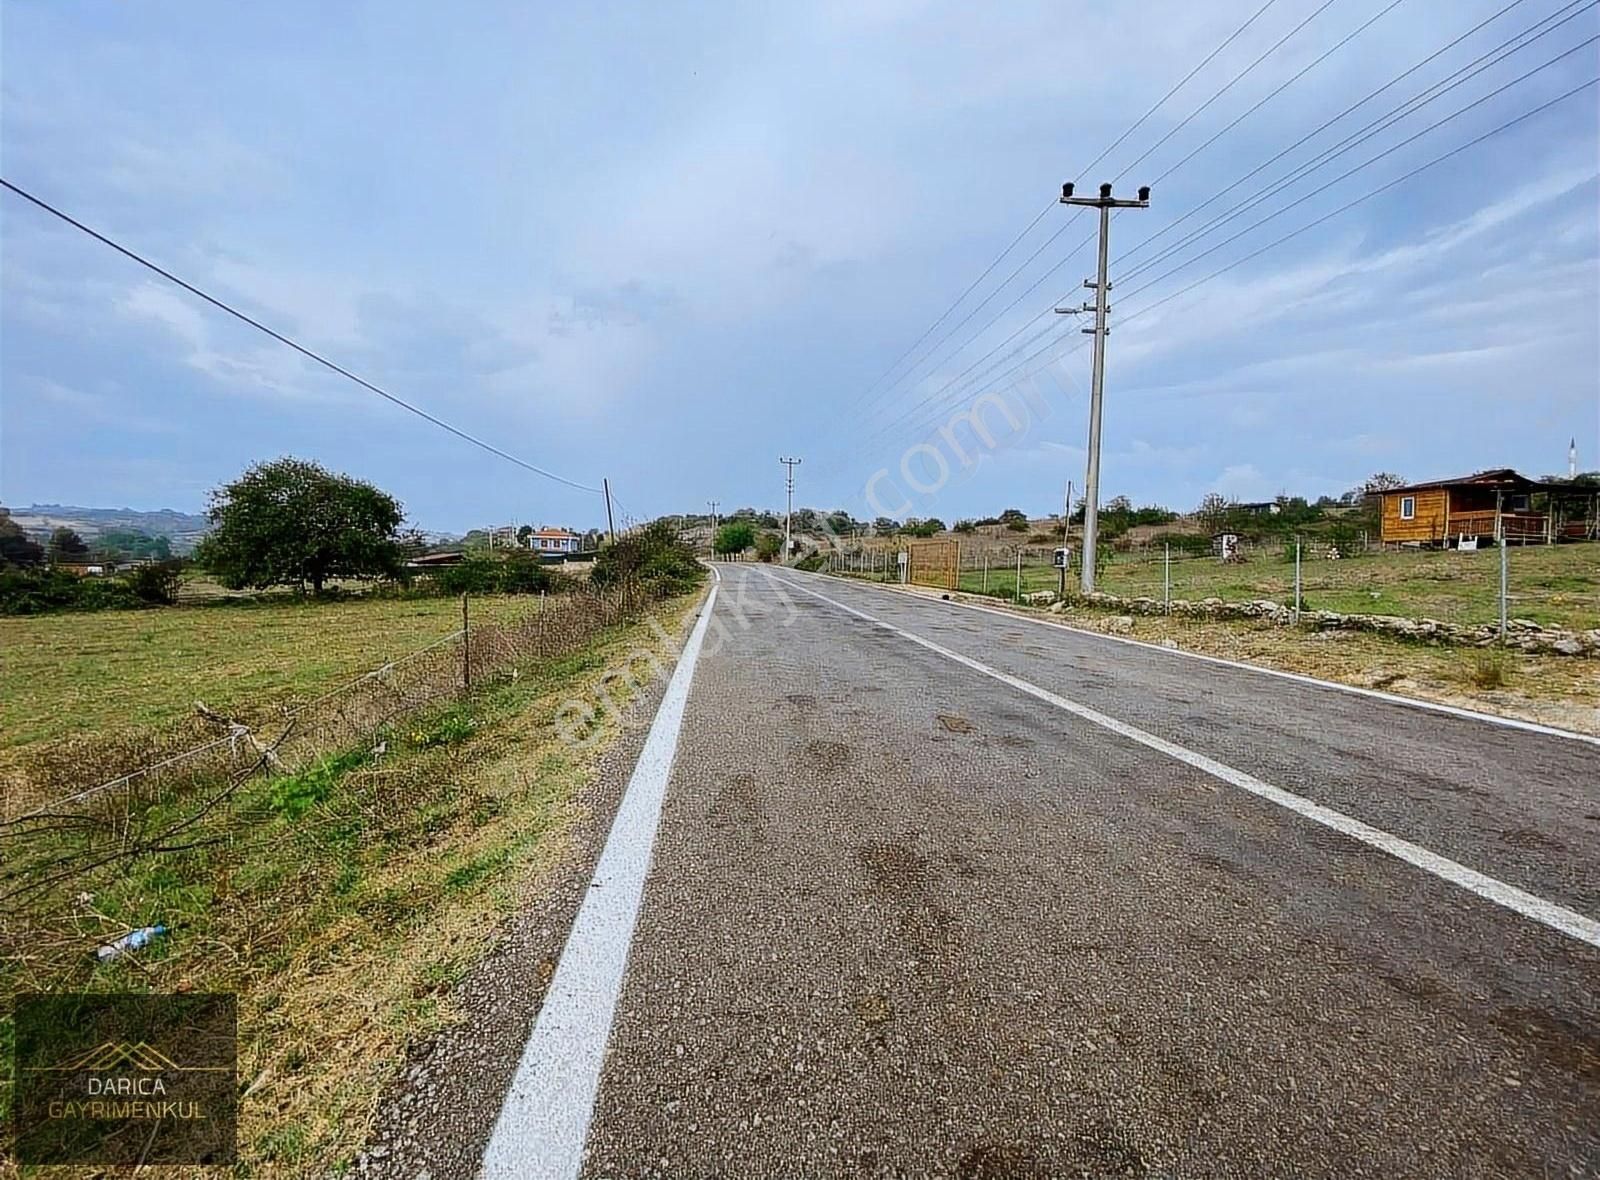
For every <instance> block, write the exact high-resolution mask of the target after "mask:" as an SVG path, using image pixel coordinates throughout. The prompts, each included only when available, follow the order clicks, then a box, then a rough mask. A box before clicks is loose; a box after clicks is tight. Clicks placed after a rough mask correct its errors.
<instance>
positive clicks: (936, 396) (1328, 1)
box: [868, 0, 1520, 443]
mask: <svg viewBox="0 0 1600 1180" xmlns="http://www.w3.org/2000/svg"><path fill="white" fill-rule="evenodd" d="M1275 2H1276V0H1268V2H1267V3H1266V4H1264V5H1262V6H1261V7H1260V8H1258V9H1257V10H1256V11H1255V12H1254V13H1253V14H1252V15H1251V16H1250V17H1249V18H1248V19H1247V20H1246V21H1245V22H1244V24H1242V25H1240V26H1239V27H1238V28H1237V29H1235V30H1234V31H1233V32H1232V33H1231V34H1230V35H1229V36H1228V37H1227V38H1226V39H1225V40H1224V41H1223V42H1222V44H1220V45H1218V46H1217V48H1216V49H1214V50H1212V51H1211V53H1210V54H1208V55H1207V56H1206V57H1205V58H1204V59H1203V60H1202V61H1201V62H1200V64H1199V65H1197V66H1196V67H1194V69H1192V70H1190V71H1189V73H1188V74H1187V75H1185V76H1184V78H1183V79H1182V80H1181V81H1179V82H1178V84H1177V85H1175V86H1173V87H1172V88H1171V89H1170V90H1168V91H1167V93H1166V94H1165V95H1163V96H1162V98H1161V100H1160V101H1159V102H1157V103H1156V104H1155V105H1154V106H1152V107H1151V108H1150V109H1149V110H1148V111H1146V112H1145V113H1144V114H1143V115H1142V116H1140V117H1139V119H1138V120H1136V121H1135V122H1134V124H1133V126H1132V127H1130V128H1129V129H1128V130H1127V131H1125V132H1123V134H1122V135H1120V136H1118V137H1117V139H1116V140H1115V141H1114V142H1113V143H1112V144H1111V146H1110V147H1108V148H1106V150H1105V151H1103V152H1101V153H1100V155H1098V156H1096V157H1095V158H1094V160H1092V161H1091V162H1090V163H1089V165H1088V166H1087V167H1086V168H1084V169H1083V170H1082V172H1085V173H1086V172H1088V171H1089V169H1091V168H1093V167H1094V166H1095V165H1096V164H1098V163H1099V162H1100V161H1101V160H1103V159H1104V158H1105V157H1106V156H1107V155H1109V154H1110V153H1111V151H1112V150H1114V149H1115V148H1116V147H1117V146H1118V145H1119V144H1121V143H1122V142H1123V141H1124V140H1125V139H1127V138H1128V136H1129V135H1130V134H1132V132H1133V131H1134V130H1135V129H1137V128H1138V127H1139V126H1140V125H1142V124H1143V123H1144V122H1145V121H1146V120H1147V119H1149V118H1150V116H1151V115H1153V114H1154V113H1155V112H1156V111H1157V110H1159V109H1160V108H1161V106H1163V105H1164V104H1165V103H1166V102H1167V100H1168V99H1170V98H1171V97H1172V96H1173V95H1174V94H1176V93H1177V92H1178V90H1180V89H1181V88H1182V87H1183V85H1184V84H1185V83H1187V82H1188V81H1189V80H1190V79H1191V78H1193V77H1194V76H1195V75H1196V74H1197V73H1199V71H1200V70H1201V69H1202V68H1204V67H1205V66H1206V65H1207V64H1209V63H1210V62H1211V61H1212V60H1213V59H1214V58H1216V56H1217V55H1218V54H1219V53H1221V52H1222V50H1223V49H1225V48H1227V46H1228V45H1230V44H1232V43H1233V41H1234V40H1235V39H1237V38H1238V37H1239V36H1240V35H1241V34H1242V33H1243V32H1244V31H1245V30H1246V29H1248V28H1249V27H1250V26H1251V25H1252V24H1254V23H1255V21H1256V19H1257V18H1258V17H1260V16H1261V15H1262V14H1263V13H1265V12H1266V11H1267V9H1268V8H1271V7H1272V5H1273V3H1275ZM1402 2H1403V0H1392V3H1390V5H1389V6H1388V8H1385V9H1383V10H1382V11H1380V12H1379V13H1378V14H1377V15H1376V16H1374V17H1372V18H1370V19H1369V20H1368V21H1367V22H1366V23H1365V24H1362V25H1361V26H1359V27H1358V28H1356V29H1355V30H1354V31H1353V32H1351V33H1350V34H1348V35H1346V36H1345V37H1344V38H1343V39H1342V40H1340V41H1339V42H1338V44H1336V45H1335V46H1334V47H1333V48H1332V49H1330V50H1328V51H1327V52H1325V53H1323V54H1322V55H1321V56H1319V57H1318V58H1316V59H1315V60H1313V61H1312V62H1311V63H1310V64H1309V65H1307V66H1305V67H1304V68H1302V69H1301V70H1300V71H1298V72H1297V73H1296V74H1295V75H1294V76H1293V77H1291V78H1290V79H1289V80H1288V81H1287V82H1285V83H1283V84H1282V85H1281V86H1279V87H1278V88H1277V89H1276V90H1274V91H1272V93H1270V94H1268V95H1267V96H1266V97H1265V98H1263V99H1261V100H1260V101H1259V102H1257V103H1256V104H1255V105H1254V106H1252V107H1251V108H1250V109H1249V110H1247V111H1246V112H1245V113H1244V114H1243V115H1240V116H1239V117H1238V118H1237V119H1235V120H1234V121H1233V122H1232V123H1230V124H1228V126H1227V127H1224V128H1223V129H1222V131H1220V132H1218V133H1217V134H1216V135H1213V136H1212V137H1211V138H1210V139H1209V140H1207V141H1206V142H1205V143H1204V144H1202V145H1201V146H1200V147H1199V148H1196V149H1195V150H1194V151H1192V152H1190V153H1189V154H1188V155H1187V156H1185V157H1184V158H1183V159H1182V160H1179V161H1178V162H1177V163H1176V164H1174V165H1173V166H1172V167H1170V168H1168V169H1167V170H1166V172H1164V173H1163V174H1162V177H1163V179H1164V178H1165V177H1167V176H1170V175H1172V173H1173V172H1176V171H1177V170H1178V169H1179V168H1181V167H1183V165H1184V164H1187V163H1188V162H1189V161H1190V160H1192V159H1193V158H1194V157H1195V156H1196V155H1198V154H1199V153H1200V151H1202V150H1204V148H1206V147H1209V146H1210V145H1211V144H1213V143H1215V142H1216V141H1217V140H1218V139H1219V138H1221V136H1222V135H1224V134H1226V132H1228V131H1229V130H1231V129H1232V128H1233V127H1235V126H1237V125H1238V124H1239V123H1240V122H1242V121H1243V120H1244V119H1245V118H1247V117H1248V116H1249V115H1251V114H1253V113H1254V112H1255V111H1257V110H1259V109H1260V108H1261V107H1262V106H1263V105H1265V104H1266V103H1267V102H1268V101H1270V100H1271V99H1272V98H1274V97H1276V96H1277V95H1278V94H1281V93H1282V92H1283V91H1284V90H1285V89H1287V88H1288V87H1289V86H1290V85H1291V84H1293V83H1294V82H1295V81H1297V80H1298V79H1300V78H1301V77H1304V76H1305V74H1307V73H1308V72H1310V71H1311V70H1312V69H1314V68H1315V67H1316V66H1318V65H1320V64H1321V63H1322V62H1324V61H1326V60H1327V59H1328V58H1329V57H1330V56H1332V55H1333V53H1335V52H1337V51H1338V50H1339V49H1340V48H1342V47H1343V46H1344V45H1346V44H1348V43H1349V42H1350V41H1351V40H1352V39H1354V38H1355V37H1356V36H1357V35H1358V34H1360V33H1361V32H1363V31H1364V30H1365V29H1367V28H1368V27H1370V26H1371V25H1372V24H1373V23H1374V22H1375V21H1376V20H1378V18H1379V17H1382V16H1384V15H1385V14H1387V13H1388V12H1389V11H1391V10H1392V9H1394V8H1395V7H1397V6H1398V5H1399V4H1400V3H1402ZM1518 2H1520V0H1518ZM1333 3H1335V0H1324V3H1323V4H1322V5H1321V7H1319V8H1317V9H1316V10H1315V11H1314V12H1312V13H1311V15H1310V16H1308V17H1306V18H1305V19H1304V20H1302V21H1301V22H1300V23H1299V24H1297V25H1296V26H1295V27H1294V28H1293V29H1291V30H1289V32H1288V33H1286V34H1284V36H1282V37H1281V38H1279V39H1278V40H1277V41H1276V42H1275V43H1274V44H1273V45H1272V46H1271V48H1269V49H1267V50H1266V52H1264V53H1262V54H1260V55H1259V56H1258V57H1257V58H1256V59H1255V60H1254V61H1252V62H1251V63H1250V64H1249V65H1248V66H1246V67H1245V68H1244V69H1243V70H1241V71H1240V72H1239V73H1237V74H1235V75H1234V76H1233V77H1232V78H1231V79H1229V80H1228V82H1227V83H1226V84H1225V85H1224V86H1222V88H1221V89H1219V90H1218V91H1216V93H1214V94H1213V95H1212V96H1211V97H1210V98H1208V99H1206V101H1205V102H1204V103H1202V104H1201V105H1200V106H1199V107H1197V108H1195V109H1194V110H1193V111H1191V112H1190V113H1189V114H1188V115H1187V116H1186V117H1185V118H1184V119H1183V120H1182V121H1181V122H1179V123H1178V124H1177V125H1176V126H1175V127H1173V128H1172V129H1171V130H1170V131H1168V132H1167V133H1166V134H1165V135H1164V136H1162V137H1161V139H1159V140H1158V141H1157V142H1156V143H1155V144H1154V145H1152V146H1151V148H1150V149H1149V150H1148V151H1146V152H1145V153H1144V154H1143V155H1141V156H1140V157H1139V158H1138V159H1137V160H1135V161H1134V162H1133V163H1132V164H1130V165H1128V168H1124V169H1123V171H1122V172H1121V173H1119V174H1118V176H1117V179H1119V180H1120V179H1121V178H1122V176H1123V175H1126V173H1127V172H1128V171H1129V169H1131V168H1133V167H1135V166H1136V165H1137V164H1139V163H1140V162H1141V161H1143V160H1144V159H1145V158H1146V157H1147V156H1149V155H1150V154H1151V152H1154V151H1155V150H1156V149H1157V148H1159V147H1160V146H1161V145H1162V144H1164V143H1166V142H1167V140H1169V139H1171V138H1172V136H1173V135H1174V134H1176V133H1177V132H1178V131H1180V130H1182V129H1183V128H1184V127H1185V126H1187V125H1188V124H1189V123H1190V122H1191V121H1193V120H1194V119H1195V117H1196V116H1198V115H1199V114H1200V113H1201V112H1203V111H1204V110H1205V109H1206V108H1207V107H1209V106H1210V105H1211V104H1212V103H1213V102H1215V101H1216V100H1217V99H1218V98H1220V97H1222V96H1223V95H1224V94H1226V93H1227V92H1228V91H1229V90H1231V89H1232V88H1233V87H1234V86H1235V85H1237V84H1238V83H1239V82H1240V81H1242V80H1243V79H1244V78H1245V77H1246V76H1247V75H1248V74H1249V73H1250V72H1251V71H1253V70H1254V69H1255V68H1256V67H1257V66H1259V65H1260V64H1261V63H1262V62H1263V61H1265V60H1266V59H1267V58H1268V57H1270V56H1271V55H1272V54H1273V53H1275V52H1277V50H1278V49H1280V48H1282V46H1283V45H1284V44H1285V43H1286V42H1287V41H1289V39H1290V38H1292V37H1293V36H1294V35H1295V34H1296V33H1298V32H1300V30H1301V29H1303V28H1305V27H1306V25H1308V24H1310V23H1311V21H1312V20H1314V19H1316V17H1317V16H1319V15H1321V13H1323V12H1324V11H1326V10H1327V9H1328V8H1329V7H1330V6H1331V5H1332V4H1333ZM1036 220H1037V219H1036ZM1070 224H1071V223H1070V222H1068V225H1070ZM1066 228H1067V226H1063V227H1062V229H1061V230H1057V231H1056V232H1055V233H1054V234H1052V235H1051V236H1050V238H1049V239H1047V240H1046V241H1045V243H1044V244H1043V245H1042V246H1040V247H1039V249H1038V250H1035V251H1034V253H1033V254H1032V255H1030V256H1029V257H1028V259H1027V260H1026V261H1024V262H1023V264H1022V266H1020V267H1018V268H1017V270H1016V271H1013V272H1012V274H1011V275H1010V276H1008V277H1007V278H1006V280H1005V282H1003V283H1002V284H1001V285H1000V287H999V288H997V289H996V290H995V291H994V292H993V293H992V294H991V295H990V296H989V297H988V299H985V300H984V303H987V302H988V301H989V299H993V298H994V296H995V295H997V294H999V292H1000V290H1003V289H1004V287H1005V286H1006V284H1008V283H1010V282H1011V280H1012V279H1013V278H1015V277H1016V276H1017V275H1018V274H1020V273H1021V272H1022V270H1023V269H1025V268H1026V267H1027V265H1028V263H1030V262H1032V261H1033V259H1034V258H1036V257H1038V256H1039V254H1040V253H1042V252H1043V250H1044V249H1045V248H1046V247H1048V246H1049V245H1050V244H1051V243H1052V242H1054V241H1055V240H1056V239H1057V238H1059V237H1060V236H1061V234H1062V233H1063V232H1064V231H1065V229H1066ZM1093 240H1094V234H1093V233H1091V234H1089V235H1088V236H1087V237H1085V238H1084V239H1083V241H1081V242H1079V243H1078V244H1077V245H1076V246H1074V247H1073V248H1072V250H1071V251H1069V252H1068V253H1067V254H1066V255H1064V256H1063V257H1062V258H1061V260H1060V261H1059V262H1057V263H1056V264H1055V265H1054V266H1053V267H1051V268H1050V270H1048V271H1046V272H1045V273H1044V274H1043V275H1041V276H1040V277H1039V279H1037V280H1036V281H1035V282H1034V283H1033V285H1032V286H1030V287H1029V288H1028V289H1027V290H1026V291H1024V292H1022V294H1021V295H1019V296H1017V298H1015V299H1013V300H1012V301H1011V303H1009V304H1008V305H1007V306H1006V307H1005V308H1003V309H1002V310H1001V311H1000V312H998V313H996V314H995V315H994V316H992V317H990V319H989V320H988V321H987V322H986V323H985V324H984V325H983V326H982V327H981V328H979V329H978V331H977V332H975V333H973V334H972V335H971V336H969V337H968V338H967V339H966V340H965V341H964V342H963V343H962V344H961V345H960V346H959V347H958V348H956V349H955V351H954V352H952V353H950V354H949V355H948V356H947V357H946V358H945V359H946V360H950V359H953V358H954V357H956V356H959V355H960V354H961V352H962V351H963V350H965V349H966V348H968V347H969V346H971V345H972V344H973V343H974V342H975V341H977V340H978V339H979V338H981V337H982V336H983V334H984V333H985V332H987V331H988V330H989V329H990V328H991V327H993V326H994V325H995V324H996V323H998V322H999V321H1000V320H1001V319H1002V318H1003V317H1004V316H1005V315H1007V314H1008V313H1009V312H1010V311H1011V309H1012V308H1014V307H1015V306H1016V305H1017V304H1018V303H1020V302H1022V300H1023V299H1025V298H1027V296H1028V295H1029V294H1031V293H1032V292H1033V291H1034V290H1036V289H1037V288H1038V287H1039V286H1040V285H1041V284H1042V283H1043V282H1044V281H1045V279H1047V278H1049V276H1050V275H1051V274H1053V273H1055V272H1056V271H1057V270H1059V269H1060V268H1061V267H1063V266H1065V265H1066V264H1067V263H1068V262H1069V261H1071V260H1072V259H1073V258H1074V257H1076V256H1077V254H1078V252H1079V251H1080V250H1082V249H1083V248H1084V247H1085V246H1087V245H1088V244H1089V243H1090V242H1091V241H1093ZM982 306H983V304H979V306H978V307H976V308H974V309H973V310H972V312H969V313H968V315H967V316H966V318H965V319H963V320H962V321H961V323H959V324H957V325H955V327H953V328H952V329H951V330H950V331H949V332H946V333H945V335H944V336H942V337H941V338H940V339H939V341H938V342H937V343H936V344H935V345H934V348H933V349H930V350H929V352H928V353H927V354H925V355H924V357H923V358H922V359H923V360H924V361H925V360H926V359H927V357H928V356H929V355H931V354H932V352H933V351H934V350H936V349H937V348H938V347H939V346H940V345H942V344H943V343H944V341H945V340H948V339H949V338H950V337H951V336H952V335H954V334H955V332H956V331H958V330H959V329H960V328H961V327H962V325H964V324H966V323H967V322H968V321H970V320H971V319H972V316H973V315H974V314H976V313H977V311H978V310H980V309H981V308H982ZM1049 314H1050V309H1049V308H1046V309H1045V310H1044V311H1042V312H1039V313H1037V314H1036V315H1034V316H1033V318H1032V319H1030V320H1027V321H1025V322H1024V323H1023V324H1022V326H1021V327H1019V328H1018V329H1017V330H1016V331H1014V332H1012V334H1011V335H1010V336H1008V337H1007V338H1006V339H1005V340H1003V341H1001V342H1000V343H999V344H997V345H996V346H995V347H993V348H991V349H990V350H989V351H988V352H987V353H985V354H984V355H983V356H981V357H979V358H978V359H977V360H976V361H975V362H973V364H971V365H969V366H968V367H967V368H966V369H965V370H963V371H962V372H961V373H958V374H957V375H956V376H955V377H953V378H951V379H950V380H949V381H947V382H945V384H944V385H942V386H941V387H940V388H939V389H938V390H936V391H935V392H934V393H933V394H931V395H929V396H928V397H927V398H924V399H922V400H921V401H919V402H917V403H914V404H913V405H912V406H911V407H910V408H909V409H908V410H907V411H906V412H904V413H902V414H900V415H899V416H897V417H896V418H895V419H894V420H893V421H891V422H890V423H888V424H887V425H886V426H884V427H880V428H879V429H878V430H877V431H875V432H874V434H873V436H872V440H868V442H869V443H870V441H873V440H875V439H877V438H879V437H882V436H883V435H884V434H887V433H890V432H892V431H893V430H895V429H896V428H897V427H898V426H900V425H901V424H902V423H903V422H904V421H905V420H906V419H907V418H908V417H910V416H913V415H915V414H916V413H917V407H918V406H925V405H930V404H932V403H934V402H936V401H939V400H940V399H942V398H944V396H945V394H946V393H947V392H948V391H949V390H950V389H951V388H952V387H953V386H956V385H957V384H959V383H960V382H962V381H963V380H964V379H965V378H966V376H967V375H968V374H969V373H971V372H972V370H973V369H975V368H977V367H978V366H979V365H981V364H982V363H983V362H984V361H985V360H987V359H988V358H989V357H992V356H993V355H995V353H997V352H999V351H1001V350H1002V349H1004V348H1005V347H1006V346H1007V345H1008V344H1010V342H1011V341H1012V340H1015V339H1016V338H1017V336H1019V335H1021V334H1022V333H1023V332H1024V331H1026V330H1027V329H1028V327H1029V326H1030V325H1032V324H1033V323H1035V322H1036V321H1038V320H1039V319H1040V318H1041V317H1043V316H1046V315H1049ZM921 363H922V362H921V361H919V362H917V364H916V365H913V366H912V369H911V370H908V371H907V373H906V374H904V375H902V377H901V378H900V379H899V380H897V381H895V382H894V383H892V384H891V385H890V386H889V387H888V388H887V389H885V390H884V393H888V392H889V391H890V390H892V389H893V388H894V386H895V385H898V384H900V382H901V381H903V380H904V379H905V377H906V376H909V374H910V372H912V371H915V369H916V368H917V367H918V366H919V365H920V364H921Z"/></svg>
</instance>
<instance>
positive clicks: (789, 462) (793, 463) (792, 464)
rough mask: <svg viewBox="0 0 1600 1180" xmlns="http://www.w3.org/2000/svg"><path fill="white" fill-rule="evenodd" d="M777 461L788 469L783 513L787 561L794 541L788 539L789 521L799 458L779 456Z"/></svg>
mask: <svg viewBox="0 0 1600 1180" xmlns="http://www.w3.org/2000/svg"><path fill="white" fill-rule="evenodd" d="M778 462H779V463H782V464H783V465H784V466H785V467H787V468H788V469H789V471H788V480H787V482H788V490H789V506H788V508H787V509H786V510H785V512H784V514H783V560H785V561H788V560H789V554H790V553H792V552H793V551H794V549H793V544H794V543H793V541H792V540H791V539H790V538H791V536H792V532H791V529H790V521H792V520H793V519H794V469H795V468H796V467H797V466H799V464H800V460H799V459H784V458H779V460H778Z"/></svg>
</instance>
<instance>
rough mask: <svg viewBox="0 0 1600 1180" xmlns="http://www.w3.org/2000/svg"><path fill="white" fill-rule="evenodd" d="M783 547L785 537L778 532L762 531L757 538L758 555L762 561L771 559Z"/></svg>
mask: <svg viewBox="0 0 1600 1180" xmlns="http://www.w3.org/2000/svg"><path fill="white" fill-rule="evenodd" d="M782 548H783V538H782V537H780V536H778V534H777V533H762V534H761V535H760V536H759V537H757V538H756V556H757V557H759V558H760V559H761V560H762V561H771V560H772V559H773V558H774V557H776V556H778V552H779V550H781V549H782Z"/></svg>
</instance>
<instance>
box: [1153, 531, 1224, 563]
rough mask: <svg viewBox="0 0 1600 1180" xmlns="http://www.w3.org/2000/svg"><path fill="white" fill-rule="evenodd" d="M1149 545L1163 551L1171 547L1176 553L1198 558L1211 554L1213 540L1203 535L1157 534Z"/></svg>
mask: <svg viewBox="0 0 1600 1180" xmlns="http://www.w3.org/2000/svg"><path fill="white" fill-rule="evenodd" d="M1148 544H1149V547H1150V548H1151V549H1163V548H1165V547H1166V546H1168V545H1171V546H1172V551H1173V552H1174V553H1187V554H1189V555H1191V556H1198V557H1204V556H1205V555H1206V554H1208V553H1210V552H1211V538H1210V537H1208V536H1206V535H1205V534H1203V533H1157V534H1156V535H1155V536H1153V537H1151V538H1150V540H1149V542H1148Z"/></svg>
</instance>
